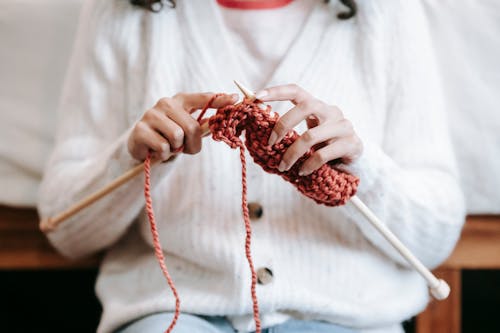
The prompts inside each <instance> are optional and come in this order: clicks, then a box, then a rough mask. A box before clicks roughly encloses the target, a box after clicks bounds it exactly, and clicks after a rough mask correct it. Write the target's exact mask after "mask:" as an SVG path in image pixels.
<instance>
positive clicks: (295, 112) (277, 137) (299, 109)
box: [267, 103, 313, 146]
mask: <svg viewBox="0 0 500 333" xmlns="http://www.w3.org/2000/svg"><path fill="white" fill-rule="evenodd" d="M309 105H310V103H301V104H298V105H296V106H294V107H293V108H292V109H290V110H289V111H288V112H286V113H285V114H284V115H282V116H281V117H280V118H279V119H278V121H277V122H276V124H275V125H274V128H273V130H272V132H271V134H270V135H269V140H268V142H267V144H268V145H269V146H272V145H274V144H275V143H276V142H279V141H281V140H282V139H283V138H284V137H285V135H286V134H287V133H288V132H290V131H291V130H292V129H293V128H294V127H295V126H297V125H298V124H300V122H301V121H303V120H304V119H306V118H308V117H309V116H310V115H312V113H313V108H311V107H309Z"/></svg>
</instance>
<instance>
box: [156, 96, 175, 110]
mask: <svg viewBox="0 0 500 333" xmlns="http://www.w3.org/2000/svg"><path fill="white" fill-rule="evenodd" d="M156 105H157V106H158V107H159V108H161V109H163V110H165V109H170V108H172V105H173V100H172V98H169V97H162V98H160V99H159V100H158V103H156Z"/></svg>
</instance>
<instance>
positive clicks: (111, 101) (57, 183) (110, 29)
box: [38, 0, 165, 257]
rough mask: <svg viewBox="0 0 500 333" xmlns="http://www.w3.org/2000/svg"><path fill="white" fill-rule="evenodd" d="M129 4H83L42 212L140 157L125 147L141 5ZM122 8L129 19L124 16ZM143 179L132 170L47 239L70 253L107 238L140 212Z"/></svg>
mask: <svg viewBox="0 0 500 333" xmlns="http://www.w3.org/2000/svg"><path fill="white" fill-rule="evenodd" d="M129 6H130V4H128V2H127V1H100V0H99V1H89V2H87V3H86V4H85V5H84V8H83V10H82V14H81V15H82V16H81V17H80V26H79V30H78V33H77V37H76V42H75V45H74V51H73V55H72V59H71V62H70V67H69V70H68V73H67V77H66V82H65V86H64V91H63V95H62V98H61V103H60V107H59V123H58V133H57V136H56V143H55V149H54V152H53V154H52V156H51V158H50V160H49V162H48V165H47V167H46V172H45V175H44V178H43V181H42V184H41V188H40V192H39V204H38V209H39V213H40V215H41V217H42V218H47V217H50V216H54V215H56V214H57V213H59V212H61V211H62V210H64V209H66V208H68V207H69V206H71V205H72V204H74V203H76V202H77V201H78V200H80V199H82V198H84V197H85V196H87V195H88V194H90V193H92V192H94V191H96V190H97V189H99V188H101V187H102V186H104V185H105V184H107V183H108V182H109V181H111V180H112V179H114V178H116V177H117V176H119V175H120V174H122V173H123V172H124V171H126V170H127V169H129V168H130V167H132V166H134V165H136V164H138V163H139V161H136V160H134V159H133V158H132V157H131V156H130V155H129V153H128V150H127V139H128V136H129V133H130V129H131V126H132V123H133V120H132V121H131V120H130V119H131V117H129V116H128V113H127V109H128V108H130V105H132V106H134V105H137V103H130V96H127V84H128V83H127V78H126V73H127V68H128V66H130V61H134V60H133V59H134V57H135V58H137V53H138V52H141V50H142V48H141V47H140V46H139V45H137V44H138V43H140V38H139V36H138V31H137V29H136V28H135V30H132V29H127V28H128V27H129V26H130V27H137V26H140V25H139V24H138V23H135V22H134V21H136V20H140V15H141V13H142V11H130V10H128V11H125V10H124V9H125V8H129ZM120 7H123V8H120ZM122 16H127V17H126V18H127V22H128V25H127V24H122V22H123V21H124V20H123V17H122ZM125 57H126V58H125ZM131 59H132V60H131ZM141 111H142V110H141ZM139 113H140V111H139ZM163 169H165V167H164V166H161V167H157V168H155V171H156V173H158V172H164V170H163ZM141 184H142V177H137V178H136V179H135V180H133V181H131V182H130V183H128V184H126V185H124V186H123V187H122V188H120V189H119V190H117V191H115V192H114V193H112V194H111V195H108V196H106V197H105V198H104V199H102V200H101V201H99V202H98V203H97V204H94V205H93V206H90V207H88V208H86V209H85V210H83V211H81V212H80V213H78V214H77V215H75V216H74V217H72V218H71V219H69V220H67V221H65V222H64V223H63V224H61V225H60V226H59V227H58V228H57V229H56V230H55V231H53V232H50V233H49V234H48V237H49V239H50V241H51V242H52V244H53V245H54V246H55V247H56V248H57V249H59V250H60V252H62V253H63V254H64V255H66V256H69V257H81V256H85V255H89V254H91V253H93V252H96V251H98V250H101V249H103V248H106V247H108V246H110V245H111V244H113V243H114V242H115V241H116V240H118V239H119V238H120V237H121V235H123V234H124V232H125V231H126V229H127V227H128V226H129V225H130V224H131V223H132V221H133V220H134V218H135V217H136V216H137V215H138V213H139V212H140V210H141V208H142V206H143V204H144V202H143V199H142V195H143V194H142V185H141Z"/></svg>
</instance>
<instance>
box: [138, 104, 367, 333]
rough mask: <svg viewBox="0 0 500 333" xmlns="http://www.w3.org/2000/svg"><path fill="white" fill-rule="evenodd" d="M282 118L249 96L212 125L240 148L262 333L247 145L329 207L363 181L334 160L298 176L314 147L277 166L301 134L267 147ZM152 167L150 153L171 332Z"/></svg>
mask: <svg viewBox="0 0 500 333" xmlns="http://www.w3.org/2000/svg"><path fill="white" fill-rule="evenodd" d="M218 96H219V95H214V96H213V97H212V98H211V99H210V101H209V102H208V103H207V105H206V106H205V107H204V108H203V110H202V111H201V113H200V115H199V117H198V121H199V122H200V121H201V119H202V118H203V116H204V114H205V112H206V111H207V109H208V108H209V107H210V106H211V105H212V102H213V101H214V99H215V98H217V97H218ZM277 120H278V115H277V114H274V115H271V107H269V106H267V108H266V109H265V110H262V109H260V107H259V105H258V103H254V102H250V101H246V100H245V101H243V102H242V103H239V104H236V105H228V106H225V107H222V108H220V109H218V110H217V113H216V114H215V115H214V116H213V117H211V118H210V119H209V127H210V130H211V133H212V137H213V139H214V140H217V141H223V142H225V143H227V144H228V145H229V146H230V147H231V148H233V149H235V148H239V149H240V160H241V183H242V192H241V208H242V211H243V219H244V221H245V231H246V237H245V254H246V257H247V261H248V266H249V268H250V272H251V275H252V285H251V289H250V291H251V296H252V302H253V313H254V320H255V330H256V333H260V332H261V322H260V316H259V305H258V300H257V292H256V285H257V273H256V272H255V267H254V264H253V260H252V254H251V242H252V228H251V223H250V216H249V212H248V204H247V181H246V160H245V145H246V147H247V148H248V152H249V153H250V155H251V156H252V158H253V160H254V161H255V163H257V164H259V165H260V166H261V167H262V168H263V169H264V170H265V171H267V172H269V173H275V174H279V175H280V176H281V177H282V178H283V179H285V180H286V181H288V182H290V183H292V184H293V185H294V186H295V187H296V188H297V189H298V190H299V191H300V192H301V193H303V194H304V195H306V196H308V197H309V198H311V199H313V200H314V201H316V202H317V203H320V204H324V205H327V206H338V205H343V204H345V203H346V202H347V200H349V198H350V197H352V196H353V195H354V194H356V189H357V186H358V184H359V179H358V178H357V177H355V176H353V175H351V174H348V173H346V172H344V171H341V170H337V169H335V168H333V167H332V166H331V165H329V164H325V165H323V166H322V167H321V168H319V169H318V170H316V171H314V172H313V173H312V174H310V175H308V176H304V177H301V176H299V174H298V172H299V170H300V168H301V166H302V164H303V163H304V162H305V161H306V160H307V159H308V158H309V157H310V156H311V154H312V153H313V151H308V152H307V153H306V154H305V155H304V156H302V157H301V158H300V159H299V160H298V161H297V162H296V163H295V165H294V166H293V167H292V168H291V169H290V170H288V171H285V172H280V171H279V170H278V165H279V163H280V161H281V158H282V156H283V154H284V152H285V151H286V150H287V149H288V147H290V146H291V145H292V143H293V142H294V141H295V140H297V138H298V137H299V135H298V134H297V133H296V132H295V131H292V132H290V133H288V134H287V135H286V136H285V138H283V139H282V140H281V141H280V142H278V143H276V144H274V145H273V146H272V147H269V146H268V145H267V140H268V138H269V136H270V135H271V131H272V129H273V128H274V125H275V124H276V121H277ZM243 131H245V144H243V141H242V140H241V139H240V135H241V134H242V132H243ZM150 170H151V158H150V155H148V157H147V159H146V161H145V163H144V174H145V182H144V195H145V197H146V211H147V215H148V218H149V222H150V226H151V233H152V235H153V244H154V248H155V255H156V258H157V259H158V262H159V264H160V267H161V270H162V272H163V275H164V276H165V278H166V279H167V282H168V285H169V286H170V288H171V289H172V292H173V294H174V296H175V299H176V302H175V315H174V318H173V319H172V322H171V323H170V326H169V327H168V329H167V330H166V333H170V332H171V331H172V329H173V328H174V326H175V324H176V322H177V319H178V318H179V314H180V299H179V295H178V293H177V290H176V289H175V285H174V283H173V281H172V278H171V277H170V274H169V273H168V270H167V266H166V264H165V257H164V254H163V249H162V246H161V244H160V240H159V236H158V231H157V228H156V222H155V218H154V212H153V204H152V200H151V192H150V187H151V183H150Z"/></svg>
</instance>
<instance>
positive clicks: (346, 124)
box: [340, 118, 354, 132]
mask: <svg viewBox="0 0 500 333" xmlns="http://www.w3.org/2000/svg"><path fill="white" fill-rule="evenodd" d="M340 123H341V126H342V127H344V128H345V129H346V130H347V131H349V132H353V131H354V126H353V125H352V122H351V121H350V120H348V119H345V118H344V119H342V120H341V121H340Z"/></svg>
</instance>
